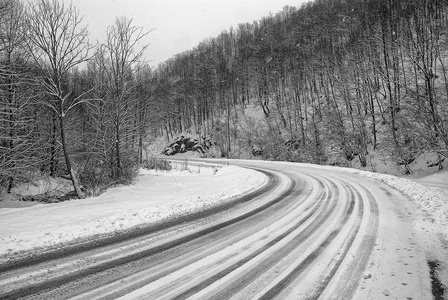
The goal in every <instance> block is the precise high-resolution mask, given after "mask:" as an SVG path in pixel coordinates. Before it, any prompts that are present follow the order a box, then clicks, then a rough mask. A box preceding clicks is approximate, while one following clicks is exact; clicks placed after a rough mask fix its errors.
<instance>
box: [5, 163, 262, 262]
mask: <svg viewBox="0 0 448 300" xmlns="http://www.w3.org/2000/svg"><path fill="white" fill-rule="evenodd" d="M266 180H267V178H266V176H265V175H264V174H262V173H260V172H257V171H253V170H248V169H244V168H240V167H235V166H226V167H216V166H206V165H205V164H201V165H193V166H192V165H190V166H189V170H188V171H176V170H174V171H170V172H160V171H159V172H155V171H152V170H151V171H148V170H141V172H140V175H139V177H138V180H137V182H136V183H135V184H133V185H131V186H121V187H116V188H113V189H110V190H108V191H107V192H105V193H104V194H102V195H100V196H98V197H92V198H87V199H83V200H73V201H67V202H62V203H54V204H39V205H35V206H33V207H25V208H4V209H0V258H2V259H5V258H7V257H10V256H13V255H15V254H17V253H18V252H21V251H27V250H31V249H33V248H47V247H55V246H57V245H58V244H61V243H69V242H73V241H74V240H77V239H83V238H87V237H91V236H95V235H98V234H105V233H113V232H117V231H121V230H126V229H130V228H133V227H136V226H141V225H144V224H152V223H156V222H160V221H163V220H167V219H169V218H172V217H176V216H179V215H185V214H188V213H193V212H197V211H199V210H203V209H206V208H210V207H213V206H216V205H219V204H220V203H222V202H223V201H229V200H231V199H232V198H234V197H236V196H238V195H240V194H244V193H247V192H249V191H251V190H254V189H256V188H258V187H260V186H261V185H263V184H264V183H265V182H266Z"/></svg>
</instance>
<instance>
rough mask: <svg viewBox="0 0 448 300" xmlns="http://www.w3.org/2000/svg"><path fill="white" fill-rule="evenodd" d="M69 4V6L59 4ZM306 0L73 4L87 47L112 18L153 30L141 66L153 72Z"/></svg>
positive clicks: (86, 0) (77, 0)
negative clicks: (86, 34) (210, 40)
mask: <svg viewBox="0 0 448 300" xmlns="http://www.w3.org/2000/svg"><path fill="white" fill-rule="evenodd" d="M63 1H65V2H68V3H69V2H70V0H63ZM305 2H308V1H307V0H72V3H73V5H74V6H76V7H77V8H78V9H79V11H80V13H81V15H83V16H84V24H85V25H88V30H89V36H90V39H91V41H92V42H95V40H99V41H100V42H103V41H104V39H105V36H106V29H107V26H109V25H112V24H113V23H114V20H115V18H116V17H127V18H131V19H133V24H134V26H142V27H143V28H144V29H145V30H146V31H149V30H152V29H154V30H153V31H152V32H151V33H149V35H148V36H147V38H146V39H145V41H144V42H145V43H148V44H150V45H149V48H148V50H147V51H146V55H145V56H146V60H147V61H149V62H150V64H151V65H152V66H156V65H157V64H158V63H159V62H162V61H164V60H167V59H168V58H170V57H171V56H173V55H175V54H176V53H180V52H183V51H185V50H189V49H192V48H193V47H194V46H196V45H197V44H198V43H199V42H200V41H202V40H203V39H205V38H207V37H215V36H217V35H218V34H219V33H221V31H223V30H225V29H229V28H230V27H231V26H234V27H235V26H236V25H238V24H239V23H246V22H253V21H255V20H259V19H260V18H261V17H263V16H267V15H269V13H270V12H272V13H274V14H275V13H277V12H279V11H281V10H282V9H283V7H284V6H285V5H289V6H300V5H301V4H302V3H305Z"/></svg>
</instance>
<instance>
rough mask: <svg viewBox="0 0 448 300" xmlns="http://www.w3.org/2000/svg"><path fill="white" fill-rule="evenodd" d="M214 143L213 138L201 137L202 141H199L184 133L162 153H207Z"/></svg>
mask: <svg viewBox="0 0 448 300" xmlns="http://www.w3.org/2000/svg"><path fill="white" fill-rule="evenodd" d="M213 144H214V143H213V142H212V140H211V139H210V138H208V137H201V141H199V140H198V139H192V138H189V137H184V136H183V135H182V136H180V137H178V138H176V139H175V140H174V141H173V142H172V143H171V144H169V145H168V146H167V147H166V148H165V149H164V150H163V151H162V154H165V155H174V154H177V153H185V152H188V151H196V152H198V153H200V154H205V153H206V152H207V151H208V150H209V149H210V147H211V146H212V145H213Z"/></svg>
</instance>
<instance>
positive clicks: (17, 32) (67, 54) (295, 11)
mask: <svg viewBox="0 0 448 300" xmlns="http://www.w3.org/2000/svg"><path fill="white" fill-rule="evenodd" d="M291 5H294V3H293V2H292V3H291ZM447 7H448V5H447V3H446V1H438V0H418V1H416V0H317V1H315V2H310V3H308V4H306V5H304V6H301V7H294V6H290V7H285V8H284V9H283V11H281V12H279V13H277V14H275V15H271V16H267V17H265V18H263V19H261V20H259V21H257V22H253V23H247V24H240V25H238V27H237V28H230V29H228V30H226V31H223V32H222V33H221V34H220V35H219V36H217V37H210V38H209V39H207V40H204V41H203V42H201V43H200V44H199V45H198V46H197V47H195V48H194V49H192V50H190V51H187V52H185V53H180V54H178V55H176V56H175V57H173V58H171V59H169V60H168V61H166V62H164V63H162V64H160V65H159V66H158V67H157V69H155V70H151V68H150V66H149V65H148V64H147V63H145V62H144V60H145V58H144V57H143V56H144V51H145V49H146V46H145V45H144V44H143V43H142V40H143V38H144V37H145V36H146V35H147V34H148V33H149V32H147V31H146V30H145V29H143V28H141V27H138V26H135V25H133V23H132V21H130V20H128V19H125V18H117V19H116V21H115V23H113V24H110V26H109V27H108V30H107V36H106V38H105V40H104V41H100V43H99V44H96V45H93V44H92V43H90V42H89V36H88V31H87V30H88V28H87V27H86V26H85V25H84V23H83V21H82V15H80V13H79V11H78V10H77V9H76V7H74V6H73V5H63V4H62V2H60V1H58V0H36V1H24V2H22V1H20V0H0V186H1V187H2V188H5V190H6V191H10V190H11V188H12V187H13V186H14V185H16V184H17V183H20V182H23V181H28V180H30V179H31V178H33V176H36V174H48V175H50V176H54V177H56V176H63V177H67V178H68V179H70V180H71V182H72V183H73V186H74V187H75V190H76V193H77V195H78V197H80V198H82V197H84V194H85V193H87V194H89V195H92V194H96V193H98V192H100V191H101V190H102V189H104V188H106V187H108V186H110V185H111V184H115V183H126V182H129V181H130V180H131V179H132V177H133V175H134V174H135V170H136V167H137V166H138V165H139V164H140V163H142V160H143V159H144V157H145V155H144V154H145V149H146V148H147V146H148V144H150V143H151V140H152V139H154V138H157V137H162V136H163V137H164V138H165V139H167V140H170V139H173V138H176V137H177V136H178V135H180V134H181V133H182V132H188V131H189V132H190V133H191V134H192V135H197V137H198V138H199V137H206V138H211V139H212V141H213V142H214V143H216V147H217V148H218V149H219V153H218V154H217V155H219V156H226V157H232V158H238V157H241V156H242V155H241V153H242V151H241V149H248V152H249V153H250V152H252V154H251V155H256V156H260V157H262V158H266V159H275V160H290V161H299V162H313V163H320V164H338V165H347V162H350V161H353V160H358V161H359V163H360V164H361V165H364V166H365V165H366V164H368V163H369V159H370V158H371V154H372V153H375V155H379V156H381V157H384V159H385V160H387V161H389V162H391V163H393V164H395V165H397V166H400V167H401V168H402V170H403V171H404V172H409V171H410V170H409V168H408V165H409V164H410V163H411V162H412V161H413V160H414V159H415V158H416V157H417V156H418V155H419V154H421V153H423V152H432V153H435V154H436V155H438V162H437V164H438V165H439V166H442V164H441V161H442V160H443V159H444V155H446V151H447V149H448V69H447V68H448V66H447V65H448V40H447V34H448V32H447V29H448V27H447V22H448V13H447V12H448V11H447ZM146 59H148V60H149V59H150V58H146ZM246 108H251V109H256V108H258V109H260V110H262V115H263V116H262V118H251V117H250V116H249V115H247V114H246V112H247V111H248V110H247V109H246ZM81 187H82V188H81Z"/></svg>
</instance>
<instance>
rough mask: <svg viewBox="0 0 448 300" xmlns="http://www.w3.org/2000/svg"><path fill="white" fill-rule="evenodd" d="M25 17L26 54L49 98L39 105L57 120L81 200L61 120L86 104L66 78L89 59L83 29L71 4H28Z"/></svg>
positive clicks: (50, 0) (55, 1) (40, 0)
mask: <svg viewBox="0 0 448 300" xmlns="http://www.w3.org/2000/svg"><path fill="white" fill-rule="evenodd" d="M29 14H30V17H29V20H28V23H27V27H28V36H27V37H28V40H29V52H30V54H31V56H32V57H33V59H34V61H35V63H36V64H37V65H38V66H39V68H40V69H41V71H42V74H43V76H42V79H41V80H40V81H39V83H40V84H41V85H42V86H43V87H44V88H45V91H46V94H47V95H48V96H49V98H48V99H47V100H46V101H44V102H42V104H44V105H46V106H48V107H49V108H51V109H52V110H53V111H54V112H55V114H56V116H57V118H58V120H59V126H60V143H61V146H62V150H63V154H64V158H65V164H66V167H67V171H68V173H69V176H70V179H71V181H72V183H73V187H74V189H75V191H76V194H77V196H78V197H79V198H83V197H84V194H83V192H82V191H81V188H80V185H79V183H78V179H77V176H76V174H75V172H74V171H73V167H72V163H71V160H70V156H69V153H68V149H67V142H66V125H65V123H64V121H65V119H66V116H67V114H68V113H69V111H70V110H71V109H73V108H74V107H75V106H77V105H78V104H80V103H83V102H85V101H86V100H84V93H83V94H81V95H77V96H73V93H72V91H71V90H70V88H69V86H70V85H69V84H68V79H69V74H70V73H69V72H70V70H72V68H73V67H75V66H78V65H80V64H82V63H83V62H85V61H87V60H88V58H89V50H90V45H89V41H88V35H87V28H86V27H84V26H83V25H82V24H81V22H82V17H81V16H80V15H79V11H78V10H77V9H76V8H75V7H74V6H73V5H72V4H70V5H67V6H66V5H64V4H63V3H62V2H59V1H58V0H38V1H36V2H34V3H31V4H30V5H29Z"/></svg>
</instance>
